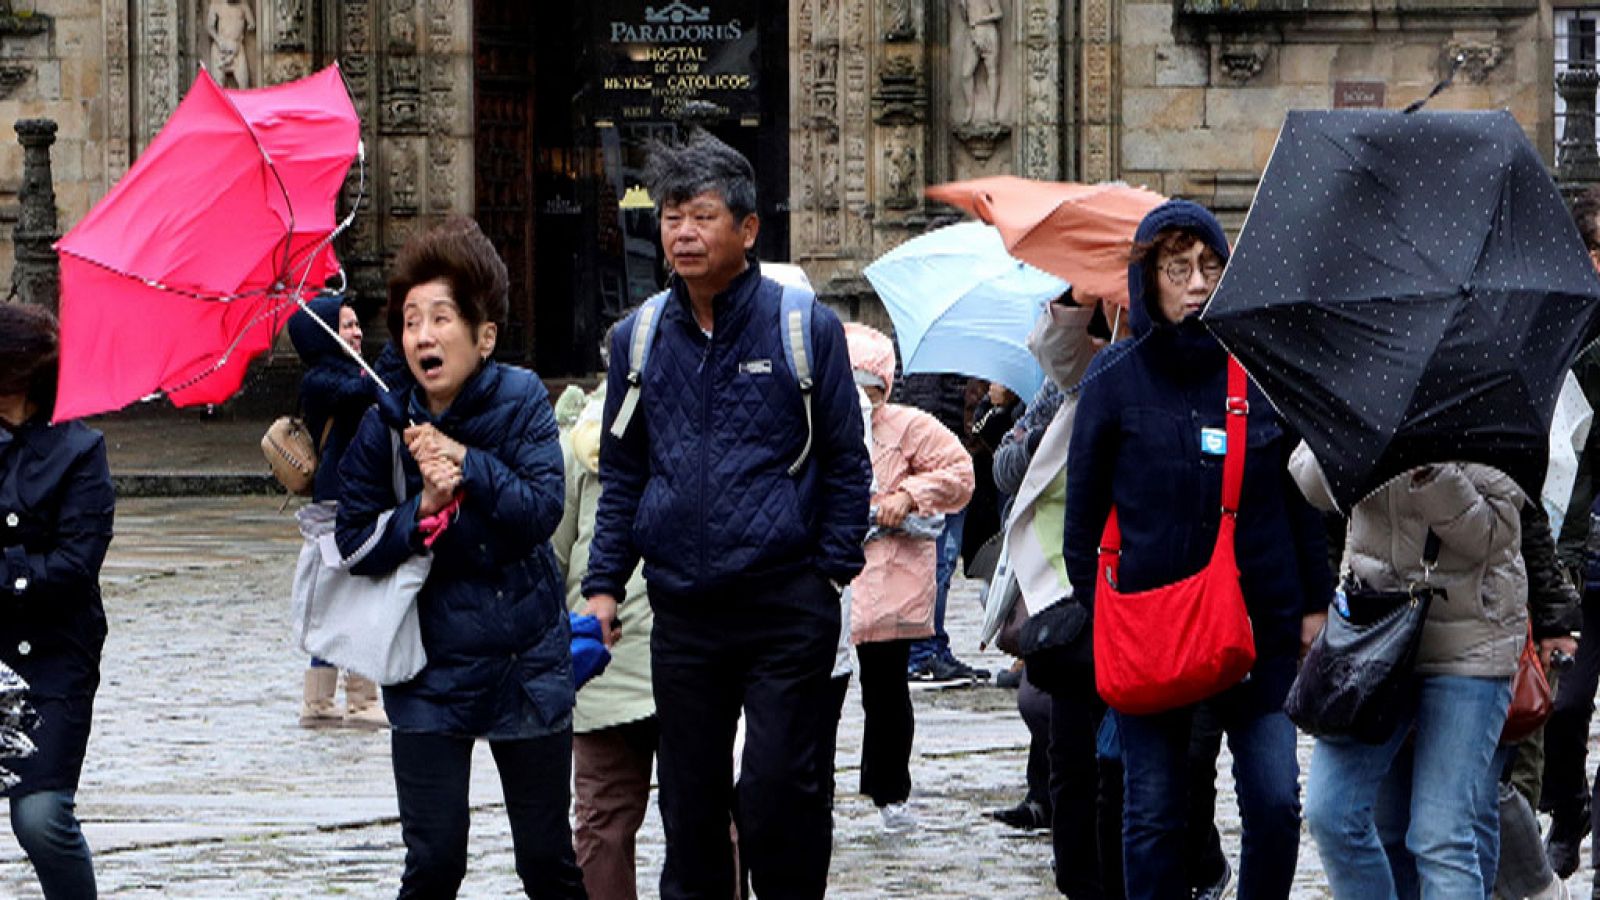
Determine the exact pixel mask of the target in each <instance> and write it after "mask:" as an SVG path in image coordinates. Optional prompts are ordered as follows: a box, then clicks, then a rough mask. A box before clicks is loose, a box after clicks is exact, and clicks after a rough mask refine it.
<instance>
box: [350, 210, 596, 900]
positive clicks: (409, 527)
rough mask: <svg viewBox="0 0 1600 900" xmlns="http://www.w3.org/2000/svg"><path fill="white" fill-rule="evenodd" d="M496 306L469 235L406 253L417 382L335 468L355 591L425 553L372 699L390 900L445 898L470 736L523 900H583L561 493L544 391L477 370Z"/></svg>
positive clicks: (403, 332)
mask: <svg viewBox="0 0 1600 900" xmlns="http://www.w3.org/2000/svg"><path fill="white" fill-rule="evenodd" d="M506 291H507V277H506V268H505V264H504V263H503V262H501V260H500V256H499V254H497V253H496V252H495V249H494V247H493V245H492V244H490V243H489V239H488V238H486V237H484V235H483V232H482V231H480V230H479V229H478V226H477V224H476V223H474V222H472V221H471V220H466V219H457V220H453V221H450V222H446V223H445V224H443V225H441V226H439V227H438V228H435V229H433V230H431V231H428V232H425V233H423V234H421V235H419V236H417V237H416V238H413V239H412V240H411V241H410V242H408V243H407V244H406V246H405V247H404V248H403V249H402V250H401V252H400V255H399V257H398V258H397V259H396V261H395V271H394V274H393V275H392V276H391V277H390V280H389V328H390V332H391V333H392V334H393V335H394V339H395V341H396V342H397V343H399V344H400V347H401V349H402V350H403V351H404V355H405V359H406V363H407V364H408V366H409V368H410V370H411V374H412V375H413V376H414V377H415V381H416V383H415V385H413V386H410V387H407V388H404V389H396V390H392V391H390V392H389V393H384V394H380V395H379V398H378V405H377V407H376V408H374V409H373V410H371V411H370V412H368V413H367V415H366V417H365V418H363V419H362V420H361V426H360V428H359V429H358V430H357V432H356V435H355V438H354V440H353V441H352V442H351V444H350V446H349V447H348V448H347V449H346V450H345V456H344V461H343V463H342V464H341V465H340V476H341V478H342V480H343V483H344V493H343V496H342V497H341V498H340V502H339V515H338V543H339V548H340V550H341V551H342V552H343V553H344V554H345V555H346V556H347V557H349V556H354V555H355V552H356V551H357V550H358V549H359V548H363V547H366V546H369V545H370V552H368V553H367V555H366V556H364V557H363V558H362V559H361V561H360V562H359V563H357V564H356V565H355V566H354V567H353V568H352V571H353V572H354V573H355V574H357V575H370V576H382V575H386V574H388V573H390V572H392V571H394V569H395V568H396V567H398V566H399V565H400V564H401V563H402V562H404V561H405V560H406V559H408V558H410V557H412V556H414V555H418V554H425V553H431V554H432V556H433V562H432V568H431V570H430V572H429V575H428V579H427V581H426V583H425V584H424V585H423V588H422V591H421V593H420V595H419V597H418V601H417V604H418V611H419V614H420V619H421V626H422V645H423V649H424V650H425V651H426V652H427V657H428V663H427V665H426V667H424V668H423V670H422V671H421V672H420V673H418V674H417V676H416V677H415V678H413V679H411V680H410V681H407V682H405V683H403V684H397V685H391V686H388V687H385V688H384V691H383V699H384V706H385V707H386V708H387V710H388V713H389V721H390V723H391V724H392V726H393V731H392V738H391V741H392V758H393V764H394V776H395V787H396V789H397V793H398V795H399V801H400V828H401V834H402V837H403V838H404V841H405V845H406V866H405V872H404V874H403V876H402V879H401V887H400V896H401V897H402V898H406V897H453V896H455V894H456V891H457V890H458V889H459V887H460V884H461V879H462V876H463V875H464V873H465V871H466V865H467V819H468V815H467V788H468V782H469V774H470V768H471V760H472V749H473V744H474V743H475V741H476V739H478V738H486V739H488V741H489V747H490V750H491V751H492V752H493V754H494V759H495V765H496V767H497V768H498V769H499V772H500V782H501V785H502V787H503V788H504V791H505V797H506V814H507V816H508V817H509V818H510V820H511V838H512V843H513V846H514V850H515V854H516V864H517V874H518V875H519V877H520V878H521V879H522V884H523V887H524V889H525V890H526V891H527V893H528V895H529V896H531V897H582V896H584V892H583V881H582V876H581V873H580V872H579V870H578V866H577V862H576V858H575V855H574V853H573V849H572V833H571V828H570V824H569V822H568V820H567V809H568V804H569V801H570V790H571V789H570V781H571V773H572V703H573V686H572V685H573V682H572V660H571V656H570V653H569V649H568V640H569V637H568V634H569V632H568V623H567V606H566V596H565V587H564V582H563V579H562V576H561V573H560V570H558V569H557V568H556V562H555V556H554V554H553V553H552V551H551V549H550V536H551V534H552V533H554V531H555V528H556V525H557V524H559V523H560V521H561V514H562V510H563V506H564V503H565V498H566V485H565V481H564V479H563V477H562V465H561V447H560V444H559V442H558V440H559V439H558V436H557V431H556V421H555V415H554V413H553V412H552V410H551V407H550V400H549V397H548V396H547V395H546V393H545V389H544V386H543V385H542V384H541V383H540V381H539V379H538V377H537V376H536V375H534V374H533V373H532V372H529V371H527V370H525V369H519V368H515V367H512V366H506V365H501V364H499V363H496V362H494V361H493V360H491V359H490V358H489V357H490V354H491V353H492V352H493V351H494V344H495V338H496V335H497V332H498V329H499V327H500V325H501V324H502V323H503V322H504V321H505V317H506V311H507V297H506ZM397 464H398V465H400V466H401V468H402V471H403V475H404V481H405V491H404V496H399V497H397V496H395V486H394V478H393V474H394V467H395V466H396V465H397Z"/></svg>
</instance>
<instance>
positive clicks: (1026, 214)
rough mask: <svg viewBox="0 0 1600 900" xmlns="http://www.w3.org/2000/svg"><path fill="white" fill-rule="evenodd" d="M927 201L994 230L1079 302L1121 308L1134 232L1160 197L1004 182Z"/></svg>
mask: <svg viewBox="0 0 1600 900" xmlns="http://www.w3.org/2000/svg"><path fill="white" fill-rule="evenodd" d="M927 195H928V196H929V197H930V198H932V199H934V200H938V201H940V202H942V203H948V204H950V205H951V206H955V207H958V208H960V209H964V210H966V211H967V212H969V213H971V214H973V215H974V216H977V217H978V218H979V219H981V220H983V221H984V222H987V223H989V224H990V225H993V226H994V227H996V228H998V229H1000V235H1001V237H1003V238H1004V239H1005V245H1006V249H1007V250H1009V251H1010V252H1011V255H1012V256H1015V257H1016V258H1017V259H1020V260H1022V261H1023V262H1026V263H1029V264H1031V265H1033V266H1035V267H1037V268H1040V269H1043V270H1044V271H1046V272H1049V273H1050V274H1052V275H1055V276H1057V277H1059V278H1063V279H1065V280H1066V281H1068V282H1070V283H1071V284H1072V285H1073V290H1074V291H1075V292H1076V293H1077V294H1078V295H1079V296H1082V297H1096V298H1100V299H1104V300H1112V301H1114V302H1116V303H1117V304H1118V305H1120V306H1122V307H1123V308H1124V309H1126V308H1127V306H1128V254H1129V251H1130V250H1131V249H1132V248H1133V233H1134V232H1135V231H1136V230H1138V228H1139V222H1140V220H1142V219H1143V218H1144V216H1145V213H1148V212H1149V211H1150V210H1152V209H1155V208H1156V207H1157V206H1160V205H1161V204H1162V203H1164V202H1166V199H1167V198H1165V197H1163V196H1161V195H1160V194H1157V193H1156V192H1154V191H1149V190H1145V189H1144V188H1136V187H1130V186H1128V185H1126V184H1073V183H1070V182H1065V183H1064V182H1054V181H1031V180H1029V179H1026V178H1016V177H1014V176H1010V175H1000V176H996V177H993V178H977V179H974V180H972V181H955V182H951V183H949V184H940V185H935V186H933V187H930V188H928V189H927Z"/></svg>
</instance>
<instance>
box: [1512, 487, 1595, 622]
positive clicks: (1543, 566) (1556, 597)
mask: <svg viewBox="0 0 1600 900" xmlns="http://www.w3.org/2000/svg"><path fill="white" fill-rule="evenodd" d="M1522 558H1523V561H1524V562H1525V563H1526V564H1527V567H1528V613H1529V615H1531V616H1532V617H1533V636H1534V637H1535V638H1547V637H1557V636H1561V635H1568V634H1571V633H1572V632H1574V631H1576V630H1578V629H1579V628H1580V627H1581V626H1582V616H1581V614H1580V608H1579V607H1580V601H1579V598H1578V592H1577V591H1576V590H1574V589H1573V587H1572V583H1571V582H1570V581H1568V580H1567V576H1566V574H1565V573H1564V572H1562V570H1561V565H1560V563H1559V562H1557V560H1556V542H1555V538H1554V537H1553V536H1552V535H1551V534H1550V518H1549V517H1548V516H1547V515H1545V511H1544V505H1543V504H1541V503H1524V504H1522Z"/></svg>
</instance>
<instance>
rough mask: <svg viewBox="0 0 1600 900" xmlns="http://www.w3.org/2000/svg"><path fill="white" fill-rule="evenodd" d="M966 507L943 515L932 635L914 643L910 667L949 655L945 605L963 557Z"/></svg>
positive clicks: (917, 666) (919, 665) (911, 669)
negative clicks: (958, 563) (951, 580)
mask: <svg viewBox="0 0 1600 900" xmlns="http://www.w3.org/2000/svg"><path fill="white" fill-rule="evenodd" d="M966 521H967V511H966V510H964V509H963V510H962V511H960V512H958V513H950V514H947V515H946V516H945V517H944V531H943V532H941V533H940V534H939V546H938V550H937V551H936V552H937V553H938V555H939V568H938V571H937V573H936V574H935V575H934V580H935V584H936V585H937V588H938V592H937V594H936V595H935V597H934V601H933V637H930V638H923V639H922V640H920V641H917V642H916V643H915V644H912V645H911V659H910V660H909V661H907V663H906V669H907V670H908V671H915V670H916V669H920V668H922V666H923V665H924V664H926V663H927V662H928V660H930V659H935V658H937V657H940V656H949V655H950V635H949V634H947V633H946V632H945V630H944V608H945V603H946V601H948V600H949V599H950V579H952V578H954V577H955V574H956V563H957V562H959V561H960V560H961V530H962V526H963V525H965V524H966Z"/></svg>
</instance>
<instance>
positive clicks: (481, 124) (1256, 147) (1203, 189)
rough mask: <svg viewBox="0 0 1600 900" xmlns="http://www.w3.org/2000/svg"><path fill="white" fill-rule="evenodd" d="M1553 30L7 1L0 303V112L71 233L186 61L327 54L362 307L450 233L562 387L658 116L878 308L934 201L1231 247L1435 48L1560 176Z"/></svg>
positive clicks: (644, 239) (640, 237) (302, 69)
mask: <svg viewBox="0 0 1600 900" xmlns="http://www.w3.org/2000/svg"><path fill="white" fill-rule="evenodd" d="M586 7H587V9H586ZM1561 15H1562V10H1561V8H1559V7H1553V6H1552V5H1551V2H1550V0H790V2H789V3H788V4H787V6H785V5H784V4H778V3H770V2H762V0H688V2H685V0H676V2H667V0H651V2H647V0H595V2H594V3H591V4H572V5H569V4H531V3H524V2H520V0H516V2H513V0H9V2H8V0H0V131H3V132H4V133H3V134H0V284H8V283H9V281H10V278H9V272H10V269H11V247H10V242H9V233H10V230H11V229H10V227H9V226H10V224H11V220H14V218H15V216H16V204H15V191H16V189H17V186H18V184H19V182H20V178H21V158H22V148H21V147H20V146H19V145H18V144H17V143H16V142H15V140H14V139H13V137H12V134H11V128H10V124H9V123H11V122H13V121H15V120H17V119H21V118H29V117H38V116H43V117H48V118H51V119H54V120H56V121H57V122H58V123H59V124H60V130H59V132H58V135H57V141H56V144H55V146H54V148H53V161H54V171H55V185H56V186H55V190H56V197H57V203H58V205H59V210H60V222H61V227H63V228H69V227H71V225H72V223H74V222H76V221H77V220H78V218H80V217H81V216H82V215H83V214H84V212H85V211H86V210H87V209H88V208H89V206H90V204H91V203H92V202H93V201H94V200H95V199H97V198H98V197H100V196H101V195H103V194H104V193H105V191H106V190H107V189H108V187H109V185H111V184H113V183H114V182H115V181H116V179H117V178H118V177H119V176H120V175H121V174H122V173H123V172H125V171H126V170H127V168H128V166H129V165H130V163H131V162H132V160H134V159H135V158H136V157H137V155H138V153H139V151H140V148H141V147H143V146H144V145H145V144H146V143H147V142H148V141H149V140H150V138H151V136H152V135H154V134H155V133H156V131H157V130H158V129H159V128H160V127H161V124H162V123H163V122H164V121H165V120H166V117H167V116H168V115H169V114H170V113H171V111H172V109H173V108H174V107H175V106H176V104H177V102H178V100H179V99H180V97H181V96H182V95H183V92H184V90H185V89H186V88H187V86H188V85H189V84H190V83H192V80H193V79H194V78H195V77H197V74H198V73H199V71H200V70H201V66H202V65H204V66H205V67H206V68H207V69H208V70H209V71H211V72H212V73H213V74H214V75H220V77H221V79H222V80H223V81H224V83H225V85H226V86H230V87H232V86H240V84H241V83H243V86H252V85H259V84H262V83H275V82H279V81H283V80H287V79H292V78H295V77H298V76H300V75H304V74H308V73H309V72H311V71H313V70H314V69H315V68H317V67H320V66H323V65H327V64H330V63H332V62H335V61H337V62H338V64H339V65H340V66H341V68H342V70H343V72H344V76H345V78H346V81H347V83H348V84H349V86H350V90H351V94H352V97H353V98H354V100H355V103H356V107H357V109H358V111H359V112H360V114H361V116H362V120H363V135H364V139H365V146H366V150H367V154H366V157H367V171H366V179H365V185H364V193H362V191H363V187H362V185H361V184H359V183H358V180H357V179H356V178H354V177H353V178H352V179H351V181H350V184H349V186H348V188H347V191H346V203H354V202H355V201H356V199H357V196H358V193H360V194H361V203H360V206H359V212H358V215H357V216H356V219H355V224H354V226H353V227H352V228H351V230H350V231H349V232H348V233H347V234H346V236H345V237H344V238H343V244H342V247H341V253H342V257H343V259H344V260H345V261H346V264H347V267H348V268H349V270H350V272H351V276H352V281H353V283H354V285H355V287H356V289H357V290H358V291H359V292H360V293H361V294H362V296H363V297H365V298H367V303H368V304H369V307H371V306H372V305H374V304H376V303H377V302H378V299H379V298H380V297H381V284H382V277H383V271H384V266H385V263H386V261H387V260H388V259H389V258H390V257H391V255H392V254H393V252H394V251H395V250H396V249H397V248H398V247H399V245H400V244H402V243H403V242H404V241H405V239H406V238H407V237H408V236H409V235H411V234H413V233H415V232H416V231H417V230H418V229H419V228H423V227H425V226H426V225H427V224H428V223H429V222H430V221H433V220H435V219H437V218H439V217H442V216H445V215H449V214H453V213H462V214H468V215H475V216H477V217H478V218H479V219H480V221H482V222H483V223H484V224H485V227H486V229H487V230H489V231H490V233H491V235H492V236H494V237H495V239H496V241H497V243H498V244H499V246H500V248H501V250H502V253H503V254H504V255H505V256H506V258H507V262H508V265H509V266H510V267H511V270H512V276H513V281H514V283H515V294H514V309H513V314H512V327H511V329H510V330H509V334H508V336H507V339H506V340H504V341H503V342H502V343H503V346H504V347H505V348H506V352H507V353H508V355H510V356H513V357H516V358H518V359H521V360H524V361H529V362H532V363H534V364H535V365H537V366H539V368H540V369H541V371H543V372H544V373H545V374H547V375H562V374H572V373H577V372H581V371H586V370H587V369H588V368H589V367H591V366H592V365H593V362H594V347H595V345H596V341H597V339H598V335H599V333H600V331H601V329H603V327H604V325H605V323H606V322H607V321H608V320H609V319H610V318H612V317H614V316H615V315H616V314H617V313H618V312H620V310H621V309H622V308H624V307H626V306H627V305H629V304H630V303H632V302H634V301H636V300H638V299H639V298H640V296H641V295H642V294H644V293H648V291H649V290H651V289H653V285H654V283H655V281H656V280H657V279H659V277H660V272H659V265H658V263H657V261H656V260H655V258H654V250H653V249H652V248H651V246H650V245H651V237H650V236H651V225H650V222H649V216H648V213H647V212H644V210H643V209H642V208H641V207H642V206H644V205H647V204H648V198H644V197H643V196H642V194H641V193H640V192H639V191H638V190H637V188H638V185H637V183H636V181H637V175H638V163H639V160H640V158H641V153H642V149H641V148H642V147H643V142H644V141H645V140H646V139H647V138H649V137H652V136H662V135H668V134H671V133H673V132H674V131H675V129H676V128H677V127H678V126H681V125H682V124H683V123H686V122H696V123H698V124H701V125H704V126H706V127H709V128H711V130H713V131H714V132H716V133H718V134H719V135H723V136H726V137H728V139H730V140H732V141H733V142H734V143H735V144H736V145H737V146H740V147H741V149H744V150H745V151H746V152H747V153H748V154H749V155H751V156H752V158H753V159H754V161H755V163H756V166H757V169H758V171H759V173H760V178H761V187H762V192H763V202H762V210H761V212H762V216H763V223H764V238H763V241H762V244H761V245H760V248H759V249H760V252H761V254H762V255H763V257H764V258H769V259H784V258H787V259H790V260H793V261H795V262H798V263H800V264H801V265H803V266H804V267H805V268H806V270H807V271H808V273H809V274H810V276H811V278H812V280H813V282H814V283H816V284H817V286H818V287H819V288H820V289H821V291H822V293H823V294H824V295H825V297H827V298H828V299H829V300H830V301H832V302H834V303H836V304H837V305H839V306H840V307H841V308H842V309H844V310H845V311H846V312H847V313H849V314H852V315H856V316H860V317H863V318H867V319H874V318H877V317H880V316H881V312H879V311H878V309H877V307H876V304H875V303H874V302H873V301H872V299H871V296H870V290H869V289H868V287H867V285H866V282H865V281H864V279H862V277H861V274H860V273H861V269H862V268H863V267H864V266H865V265H866V264H867V263H868V262H870V261H871V260H872V259H874V258H875V257H877V256H878V255H880V254H882V253H884V252H886V251H887V250H889V249H890V248H892V247H893V246H895V245H896V244H898V243H899V242H901V241H903V240H905V239H907V238H908V237H910V236H913V235H915V234H917V233H919V232H920V231H921V230H923V229H924V228H926V227H927V226H928V224H929V222H930V219H932V218H933V217H935V216H936V215H938V214H939V213H940V210H937V209H932V208H930V204H929V203H928V201H926V200H925V199H924V198H923V194H922V190H923V188H924V187H925V186H927V185H929V184H933V183H938V182H941V181H946V180H951V179H957V178H967V177H973V176H979V175H985V174H997V173H1015V174H1019V175H1025V176H1028V177H1033V178H1042V179H1070V180H1078V181H1099V180H1109V179H1123V180H1127V181H1130V182H1135V183H1141V184H1145V185H1148V186H1150V187H1152V188H1154V189H1156V190H1159V191H1162V192H1164V193H1167V194H1171V195H1181V196H1185V197H1189V198H1192V199H1196V200H1199V201H1201V202H1203V203H1207V204H1210V205H1212V206H1214V207H1215V208H1216V209H1218V211H1219V212H1220V213H1222V215H1223V218H1224V220H1225V221H1226V222H1227V223H1228V224H1230V226H1233V227H1237V226H1238V225H1239V223H1240V222H1241V221H1242V219H1243V214H1244V212H1245V211H1246V210H1247V208H1248V206H1249V202H1250V198H1251V197H1252V195H1253V191H1254V188H1255V185H1256V182H1257V180H1258V178H1259V176H1260V173H1261V171H1262V169H1263V168H1264V167H1265V165H1266V162H1267V160H1268V158H1269V157H1270V155H1271V152H1272V148H1273V144H1274V140H1275V138H1276V134H1277V130H1278V126H1279V124H1280V123H1281V121H1282V117H1283V114H1284V112H1285V111H1286V110H1288V109H1293V108H1326V107H1331V106H1386V107H1397V106H1401V105H1404V104H1405V103H1407V102H1410V101H1411V100H1414V99H1417V98H1419V97H1422V96H1424V95H1426V94H1427V93H1428V91H1429V90H1430V89H1432V87H1433V86H1434V85H1435V84H1436V83H1438V82H1439V81H1440V80H1441V79H1442V78H1443V77H1445V76H1446V75H1447V74H1449V72H1450V71H1451V67H1452V63H1453V61H1455V60H1460V65H1459V68H1458V69H1457V71H1456V75H1455V85H1454V86H1453V87H1452V88H1451V89H1450V90H1448V91H1446V92H1444V93H1443V94H1441V95H1440V96H1439V97H1437V98H1436V99H1435V100H1434V101H1432V103H1431V107H1432V108H1440V109H1489V108H1502V107H1504V108H1509V109H1510V110H1511V111H1512V112H1513V114H1514V115H1515V116H1516V118H1517V120H1518V121H1519V122H1520V123H1521V124H1522V125H1523V127H1524V128H1525V129H1526V130H1527V132H1528V134H1529V136H1530V137H1531V138H1532V139H1533V140H1534V142H1535V144H1536V145H1537V146H1538V147H1539V148H1540V149H1541V151H1542V152H1543V153H1544V154H1545V155H1546V157H1547V159H1549V160H1550V161H1551V162H1552V164H1553V163H1554V162H1555V157H1556V141H1557V139H1558V137H1559V136H1558V135H1557V133H1556V131H1557V100H1556V87H1555V78H1556V72H1557V70H1558V67H1559V57H1560V56H1561V54H1559V53H1558V52H1557V49H1558V48H1557V46H1556V31H1557V23H1558V21H1560V20H1561V19H1560V17H1561ZM708 48H709V49H708ZM641 62H643V63H647V64H649V65H651V66H654V67H655V68H654V69H652V70H641V69H637V68H629V66H630V65H632V64H635V63H641ZM651 71H653V72H655V73H657V74H656V75H655V76H654V80H653V81H652V80H651V77H650V72H651ZM668 71H671V72H679V71H682V72H684V73H687V74H684V75H682V76H681V77H674V76H671V75H666V74H662V73H666V72H668ZM640 72H643V73H644V74H642V75H641V74H639V73H640ZM619 98H620V99H619ZM1590 143H1591V144H1592V139H1591V140H1590ZM1591 149H1592V148H1591Z"/></svg>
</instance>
